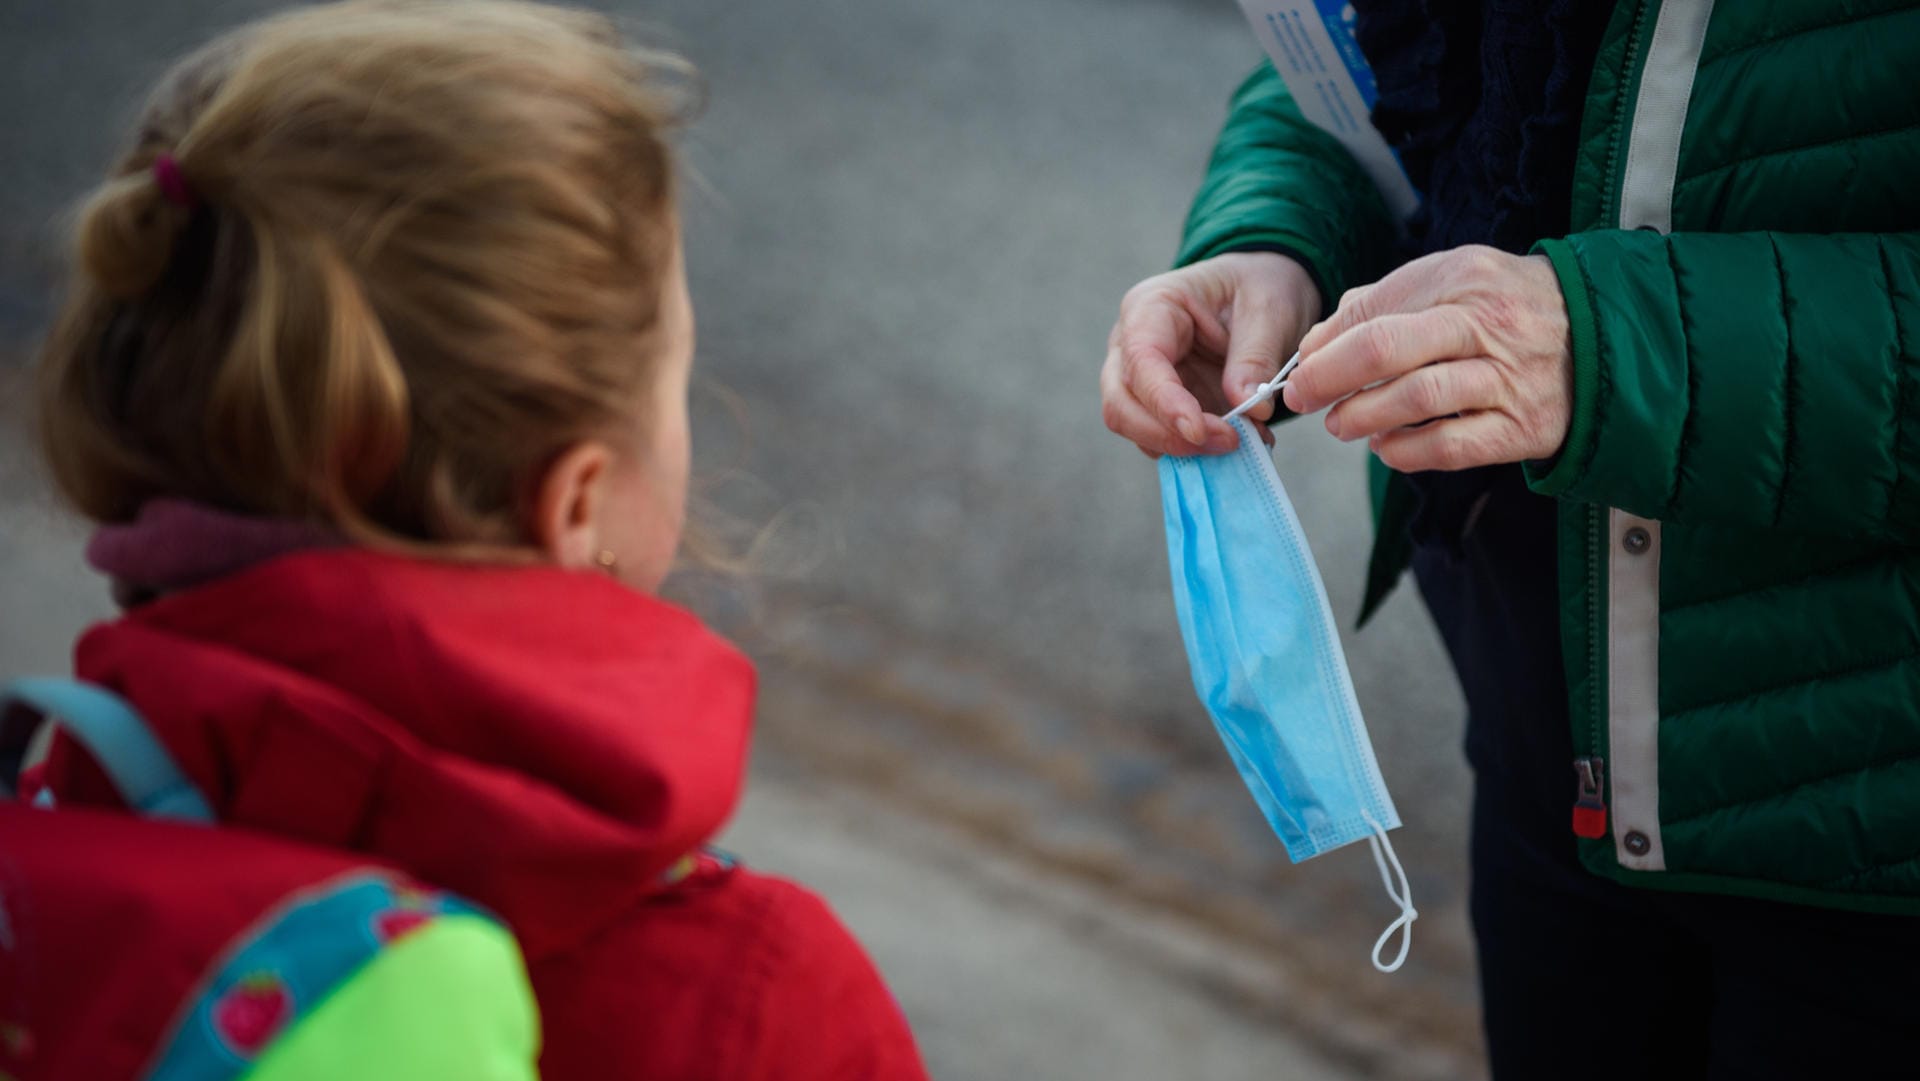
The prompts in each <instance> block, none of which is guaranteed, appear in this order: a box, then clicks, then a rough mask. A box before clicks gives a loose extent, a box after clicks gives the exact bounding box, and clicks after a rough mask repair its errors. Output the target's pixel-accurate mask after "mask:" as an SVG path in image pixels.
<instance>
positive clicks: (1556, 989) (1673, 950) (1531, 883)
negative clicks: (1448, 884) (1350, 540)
mask: <svg viewBox="0 0 1920 1081" xmlns="http://www.w3.org/2000/svg"><path fill="white" fill-rule="evenodd" d="M1354 7H1355V8H1356V9H1357V14H1358V16H1359V20H1358V26H1357V36H1358V38H1359V41H1360V45H1361V48H1362V50H1363V51H1364V52H1365V53H1366V55H1367V58H1368V61H1369V63H1370V64H1371V65H1372V66H1373V69H1374V75H1375V78H1376V79H1377V80H1378V83H1379V87H1380V98H1379V101H1378V103H1377V104H1376V106H1375V110H1374V123H1375V125H1376V126H1377V127H1378V128H1379V129H1380V130H1381V132H1382V133H1383V134H1384V135H1385V136H1386V138H1387V140H1388V142H1389V143H1390V144H1392V145H1393V146H1394V147H1395V149H1396V150H1398V151H1399V153H1400V156H1401V161H1402V163H1403V164H1404V165H1405V166H1406V168H1407V171H1408V173H1409V175H1410V176H1411V178H1412V180H1413V182H1414V185H1415V186H1416V187H1417V188H1419V189H1420V190H1421V191H1422V192H1423V194H1424V196H1425V201H1424V203H1423V205H1422V208H1421V210H1420V211H1419V213H1418V214H1417V215H1416V216H1415V217H1414V219H1413V220H1412V221H1411V222H1410V224H1409V229H1408V233H1407V238H1406V242H1405V248H1404V251H1403V253H1402V254H1403V256H1404V257H1406V258H1413V257H1416V256H1419V255H1422V254H1425V253H1427V252H1433V251H1441V250H1445V249H1449V248H1454V247H1458V246H1460V245H1463V244H1488V245H1492V246H1494V247H1497V248H1500V249H1502V250H1505V251H1509V252H1515V253H1521V252H1525V251H1527V250H1528V249H1529V248H1530V247H1531V246H1532V245H1533V243H1534V242H1535V241H1536V240H1539V239H1540V238H1542V237H1549V236H1560V235H1564V234H1565V233H1566V232H1567V231H1568V230H1569V228H1570V225H1569V220H1568V219H1569V217H1570V214H1571V207H1570V203H1571V196H1572V177H1573V169H1574V154H1575V147H1576V143H1577V140H1578V135H1579V126H1580V120H1581V113H1582V110H1583V109H1584V107H1585V103H1586V88H1587V83H1588V79H1589V76H1590V75H1591V72H1592V68H1593V64H1594V57H1595V54H1596V53H1597V52H1598V49H1599V41H1600V36H1601V33H1602V32H1603V30H1604V28H1605V24H1606V22H1607V20H1608V18H1609V17H1610V16H1611V14H1612V8H1613V4H1612V3H1611V2H1610V0H1589V2H1584V3H1583V2H1575V0H1554V2H1545V3H1533V4H1529V3H1515V2H1512V0H1483V2H1473V0H1467V2H1456V3H1446V2H1443V0H1427V2H1421V0H1412V2H1408V0H1401V2H1389V0H1355V2H1354ZM1409 480H1410V481H1411V484H1412V487H1413V489H1414V492H1415V494H1416V498H1417V509H1416V512H1415V514H1414V516H1413V519H1412V522H1411V524H1410V526H1409V529H1410V531H1411V533H1412V540H1413V542H1414V553H1413V570H1414V575H1415V578H1416V580H1417V581H1418V583H1419V585H1420V592H1421V596H1422V599H1423V600H1424V601H1425V602H1426V605H1427V608H1428V610H1429V611H1430V612H1431V613H1432V615H1433V618H1434V622H1435V623H1436V625H1437V626H1438V628H1439V630H1440V634H1441V637H1442V638H1443V639H1444V640H1445V642H1446V646H1447V650H1448V653H1449V655H1450V656H1451V658H1452V661H1453V665H1454V668H1455V670H1456V671H1457V673H1458V675H1459V678H1460V684H1461V688H1462V690H1463V691H1464V693H1465V696H1466V699H1467V706H1468V720H1467V739H1466V749H1467V757H1468V759H1469V761H1470V762H1471V763H1472V765H1473V770H1474V778H1475V782H1474V817H1473V830H1472V850H1471V860H1472V868H1473V885H1472V896H1471V914H1472V919H1473V924H1474V935H1475V940H1476V943H1477V950H1478V960H1479V965H1480V980H1481V1000H1482V1005H1483V1009H1484V1016H1485V1028H1486V1035H1487V1043H1488V1052H1489V1060H1490V1063H1491V1066H1492V1070H1493V1076H1494V1078H1495V1079H1496V1081H1510V1079H1518V1081H1531V1079H1537V1078H1544V1077H1552V1078H1559V1079H1584V1078H1593V1079H1600V1078H1635V1079H1643V1081H1644V1079H1662V1078H1673V1079H1676V1081H1677V1079H1681V1078H1688V1079H1698V1078H1713V1079H1720V1078H1729V1079H1730V1078H1775V1077H1778V1078H1789V1077H1792V1078H1799V1077H1816V1076H1826V1077H1841V1076H1844V1077H1894V1076H1913V1075H1914V1074H1915V1073H1916V1072H1920V1066H1916V1065H1915V1064H1916V1063H1917V1062H1920V1026H1914V1025H1913V1024H1912V1021H1911V1018H1912V1017H1914V1016H1920V991H1916V989H1915V985H1914V984H1913V982H1912V981H1911V980H1910V979H1907V978H1905V977H1904V976H1903V975H1902V973H1904V972H1906V971H1910V969H1911V964H1912V962H1914V961H1915V960H1920V920H1912V919H1904V918H1900V917H1888V916H1868V915H1860V914H1853V913H1844V912H1835V911H1827V910H1820V909H1813V908H1805V907H1798V906H1790V905H1780V904H1771V903H1767V902H1758V901H1749V900H1742V899H1734V898H1722V897H1713V896H1707V895H1697V894H1694V895H1689V894H1666V893H1657V892H1654V891H1650V890H1636V889H1629V888H1626V887H1623V886H1620V885H1617V884H1616V883H1614V882H1612V881H1610V880H1607V879H1603V878H1601V877H1599V876H1597V875H1594V874H1591V873H1589V872H1587V871H1586V870H1585V869H1584V868H1583V867H1582V866H1581V864H1580V862H1579V860H1578V857H1577V853H1576V849H1575V839H1574V836H1573V833H1572V830H1571V825H1570V818H1571V809H1572V806H1573V799H1574V774H1573V767H1572V762H1573V741H1572V735H1571V732H1570V722H1569V719H1568V715H1567V704H1566V681H1565V672H1564V668H1563V665H1562V658H1561V652H1560V605H1559V593H1558V583H1557V581H1556V563H1555V551H1556V545H1555V526H1556V511H1557V508H1556V505H1555V503H1554V501H1553V500H1551V499H1548V498H1546V497H1543V496H1539V495H1535V494H1534V493H1533V492H1532V491H1530V490H1529V489H1528V488H1527V487H1526V484H1525V482H1524V480H1523V479H1522V477H1521V474H1520V470H1519V467H1518V466H1511V465H1509V466H1497V467H1490V468H1485V469H1476V470H1469V471H1465V472H1460V473H1427V474H1419V475H1415V476H1412V477H1410V478H1409ZM1836 977H1838V978H1836Z"/></svg>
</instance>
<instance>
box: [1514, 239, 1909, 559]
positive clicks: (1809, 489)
mask: <svg viewBox="0 0 1920 1081" xmlns="http://www.w3.org/2000/svg"><path fill="white" fill-rule="evenodd" d="M1537 250H1539V251H1541V252H1544V253H1545V254H1546V255H1547V256H1548V257H1549V258H1550V259H1551V260H1552V263H1553V266H1554V269H1555V271H1556V272H1557V273H1558V275H1559V278H1560V284H1561V289H1562V291H1563V293H1564V294H1565V296H1566V299H1567V312H1568V315H1569V317H1570V320H1571V324H1572V345H1573V368H1574V402H1573V407H1574V416H1573V423H1572V426H1571V430H1570V432H1569V434H1568V438H1567V442H1566V445H1565V447H1564V448H1563V449H1562V451H1561V453H1560V455H1559V457H1558V458H1557V459H1555V460H1554V461H1553V462H1551V463H1545V464H1543V465H1541V466H1538V467H1530V468H1529V477H1528V479H1529V480H1530V482H1531V483H1532V485H1533V487H1534V488H1535V489H1536V490H1537V491H1540V492H1543V493H1545V494H1548V495H1556V496H1563V497H1566V498H1570V499H1576V500H1580V501H1584V502H1592V503H1600V504H1605V505H1609V506H1615V507H1620V508H1622V509H1624V510H1627V511H1631V512H1632V513H1634V514H1638V515H1640V516H1642V517H1646V518H1654V519H1658V520H1662V521H1674V522H1687V523H1692V524H1709V525H1731V526H1749V527H1750V526H1759V527H1764V528H1774V529H1786V530H1794V531H1799V532H1805V533H1817V534H1828V535H1840V536H1849V537H1885V538H1912V537H1913V536H1915V535H1916V533H1920V431H1911V430H1910V429H1912V428H1914V427H1916V425H1920V364H1917V363H1916V361H1917V359H1920V338H1916V335H1920V234H1914V233H1890V234H1839V235H1810V234H1788V233H1728V234H1713V233H1674V234H1671V235H1665V236H1663V235H1661V234H1659V233H1656V232H1652V231H1648V230H1635V231H1621V230H1604V231H1597V232H1590V233H1579V234H1575V235H1574V236H1571V237H1568V238H1566V239H1564V240H1550V241H1546V242H1544V243H1542V244H1541V245H1540V246H1539V248H1538V249H1537Z"/></svg>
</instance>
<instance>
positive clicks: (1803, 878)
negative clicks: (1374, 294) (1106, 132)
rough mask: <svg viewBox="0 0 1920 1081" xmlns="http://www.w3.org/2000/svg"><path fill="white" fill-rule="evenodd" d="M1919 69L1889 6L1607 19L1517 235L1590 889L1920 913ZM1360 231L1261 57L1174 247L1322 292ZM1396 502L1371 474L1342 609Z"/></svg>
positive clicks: (1361, 244) (1358, 278) (1368, 235)
mask: <svg viewBox="0 0 1920 1081" xmlns="http://www.w3.org/2000/svg"><path fill="white" fill-rule="evenodd" d="M1916 73H1920V4H1916V3H1914V2H1912V0H1907V2H1900V0H1892V2H1889V0H1879V2H1874V0H1856V2H1846V3H1837V2H1834V0H1744V2H1741V3H1734V2H1732V0H1722V2H1721V3H1718V4H1715V3H1712V2H1710V0H1665V2H1660V0H1621V2H1620V4H1619V5H1618V7H1617V9H1616V11H1615V14H1614V17H1613V20H1612V23H1611V25H1610V26H1609V28H1608V29H1607V32H1606V35H1605V38H1604V41H1603V43H1602V46H1601V49H1600V53H1599V60H1598V63H1597V64H1596V66H1595V69H1594V75H1593V82H1592V86H1591V88H1590V94H1589V104H1588V108H1587V112H1586V117H1585V121H1584V124H1583V128H1582V133H1581V140H1580V147H1579V156H1578V163H1577V169H1576V175H1575V180H1574V190H1573V193H1572V194H1573V218H1572V220H1573V222H1574V225H1575V227H1576V229H1577V231H1576V232H1575V233H1574V234H1573V235H1571V236H1568V237H1565V238H1544V239H1542V241H1541V242H1540V244H1539V246H1538V248H1537V249H1536V250H1538V251H1541V252H1544V253H1545V254H1546V255H1547V256H1549V257H1550V258H1551V260H1552V263H1553V266H1554V269H1555V270H1556V271H1557V272H1558V274H1559V277H1560V284H1561V287H1562V290H1563V291H1564V293H1565V296H1566V301H1567V311H1568V314H1569V316H1570V317H1571V325H1572V350H1573V364H1574V419H1573V425H1572V431H1571V433H1570V435H1569V437H1568V439H1567V443H1566V446H1565V449H1564V450H1563V451H1562V453H1561V454H1560V456H1559V457H1558V458H1557V459H1555V460H1554V461H1553V462H1550V463H1540V464H1537V465H1534V466H1530V467H1529V470H1528V479H1529V482H1530V483H1531V484H1532V486H1533V487H1534V489H1535V490H1537V491H1539V492H1541V493H1544V494H1546V495H1551V496H1556V497H1558V499H1559V501H1560V506H1561V512H1560V552H1559V567H1560V579H1561V640H1562V647H1563V652H1564V655H1565V660H1566V668H1567V682H1568V691H1569V696H1570V701H1569V703H1568V705H1569V709H1570V712H1571V715H1572V719H1573V728H1574V731H1573V737H1574V746H1575V749H1576V755H1577V756H1578V757H1577V760H1576V762H1575V763H1574V764H1573V767H1574V768H1573V769H1572V770H1571V771H1570V776H1569V784H1568V797H1569V800H1568V802H1569V804H1570V805H1572V804H1573V803H1574V801H1575V795H1576V786H1577V785H1581V786H1585V787H1586V788H1587V797H1586V799H1585V803H1586V804H1587V806H1588V808H1589V814H1588V816H1587V817H1586V822H1587V823H1588V824H1589V826H1597V825H1598V822H1599V817H1598V815H1596V814H1594V813H1592V812H1594V811H1598V810H1599V808H1600V806H1601V805H1602V804H1604V806H1605V818H1604V836H1596V837H1592V838H1590V839H1587V840H1583V841H1582V842H1581V855H1582V858H1583V860H1584V861H1585V862H1586V863H1587V865H1588V866H1589V867H1590V868H1592V869H1593V870H1595V871H1597V872H1600V873H1602V874H1606V875H1609V876H1611V877H1613V878H1616V879H1618V880H1620V881H1623V882H1626V883H1629V884H1632V885H1637V886H1650V887H1658V888H1667V889H1677V890H1692V891H1711V892H1720V893H1732V894H1744V895H1750V896H1758V897H1768V898H1774V899H1779V900H1789V901H1799V902H1807V903H1813V904H1823V905H1832V906H1839V907H1847V908H1859V909H1869V910H1878V911H1892V912H1914V913H1920V92H1916V90H1915V82H1914V80H1915V78H1916ZM1390 232H1391V226H1390V224H1389V223H1388V222H1387V220H1386V212H1385V209H1384V208H1383V206H1382V205H1381V203H1380V201H1379V200H1378V198H1377V197H1376V196H1374V195H1373V194H1372V191H1371V188H1370V187H1369V185H1368V183H1367V180H1366V178H1365V176H1364V174H1362V173H1361V171H1360V169H1359V167H1358V166H1357V165H1355V164H1354V162H1353V161H1352V160H1351V159H1350V158H1348V157H1347V156H1346V155H1345V153H1344V152H1343V151H1342V150H1341V149H1340V148H1339V146H1338V145H1337V144H1336V143H1334V142H1333V141H1332V140H1331V139H1330V138H1328V137H1327V136H1325V135H1323V134H1322V133H1320V132H1319V131H1317V130H1315V129H1313V128H1312V127H1311V126H1310V125H1308V124H1307V123H1306V122H1305V121H1304V120H1303V119H1302V118H1301V116H1300V114H1299V113H1298V111H1297V110H1295V109H1294V107H1293V105H1292V103H1291V101H1290V100H1289V99H1288V98H1287V94H1286V91H1285V88H1284V87H1283V86H1282V84H1281V83H1280V81H1279V79H1278V78H1277V77H1276V76H1275V75H1274V74H1273V71H1272V69H1271V68H1266V67H1263V68H1262V70H1261V71H1260V72H1259V73H1257V74H1256V75H1255V76H1254V77H1253V78H1252V79H1251V80H1249V81H1248V82H1247V84H1246V85H1245V86H1243V87H1242V88H1241V90H1240V91H1239V93H1238V95H1237V96H1236V97H1235V99H1234V103H1233V109H1232V114H1231V116H1230V118H1229V120H1228V122H1227V127H1226V130H1225V132H1224V133H1223V135H1222V136H1221V139H1220V144H1219V147H1218V149H1217V151H1216V153H1215V156H1214V159H1213V163H1212V165H1211V167H1210V170H1209V174H1208V176H1207V179H1206V182H1205V184H1204V186H1203V187H1202V189H1201V192H1200V195H1199V197H1198V198H1197V200H1196V202H1195V205H1194V208H1193V213H1192V216H1191V218H1190V220H1189V222H1188V226H1187V234H1186V242H1185V244H1184V245H1183V251H1182V255H1181V262H1182V263H1189V262H1193V261H1196V260H1199V259H1204V258H1206V257H1208V256H1210V255H1214V254H1218V253H1220V252H1224V251H1229V250H1233V249H1236V248H1246V247H1252V246H1260V245H1278V246H1283V247H1286V248H1288V249H1290V250H1292V251H1294V252H1298V253H1299V254H1300V256H1301V257H1302V259H1303V260H1304V261H1306V262H1307V263H1308V264H1309V268H1310V269H1311V270H1312V272H1313V273H1314V275H1315V276H1316V277H1317V278H1318V280H1319V281H1320V283H1321V285H1322V288H1323V292H1324V294H1325V295H1327V296H1329V297H1336V296H1338V295H1339V292H1340V291H1341V290H1343V289H1345V288H1347V287H1349V286H1352V285H1356V284H1361V283H1365V282H1367V281H1371V280H1373V279H1374V278H1375V277H1377V276H1378V275H1379V274H1380V273H1381V272H1382V271H1384V270H1385V269H1386V268H1387V259H1388V254H1387V252H1388V246H1389V245H1388V241H1389V237H1390ZM1375 465H1376V467H1377V466H1378V463H1377V462H1376V463H1375ZM1404 488H1405V486H1404V485H1403V484H1400V483H1397V482H1393V481H1391V480H1388V481H1387V482H1386V483H1383V484H1376V509H1377V510H1378V511H1379V515H1380V517H1379V533H1378V537H1377V538H1376V542H1375V555H1374V561H1373V569H1372V572H1371V576H1370V577H1371V581H1370V583H1369V588H1368V608H1367V610H1368V611H1369V612H1370V611H1371V609H1372V607H1373V606H1374V605H1375V604H1377V603H1378V601H1379V600H1380V598H1381V597H1382V596H1383V595H1384V593H1385V591H1386V590H1387V589H1388V588H1390V587H1391V585H1392V583H1393V581H1394V579H1395V578H1397V577H1398V576H1399V572H1400V571H1401V569H1402V568H1403V566H1404V561H1405V540H1404V537H1405V529H1404V525H1405V521H1404V514H1405V502H1406V494H1405V492H1404ZM1587 832H1590V833H1599V832H1602V831H1601V830H1599V829H1593V828H1590V829H1588V830H1587Z"/></svg>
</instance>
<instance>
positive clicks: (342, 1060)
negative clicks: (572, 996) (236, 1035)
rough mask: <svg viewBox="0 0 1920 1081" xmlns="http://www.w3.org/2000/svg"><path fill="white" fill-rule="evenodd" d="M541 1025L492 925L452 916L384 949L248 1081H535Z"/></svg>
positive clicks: (508, 949) (510, 948) (510, 952)
mask: <svg viewBox="0 0 1920 1081" xmlns="http://www.w3.org/2000/svg"><path fill="white" fill-rule="evenodd" d="M539 1057H540V1021H539V1015H538V1012H537V1010H536V1009H535V1006H534V1001H533V991H532V988H530V987H529V986H528V984H527V976H526V971H525V969H524V968H523V967H522V965H521V961H520V952H519V949H518V948H517V947H516V946H515V944H514V941H513V938H512V936H511V935H509V934H508V933H507V932H506V931H505V930H504V929H502V928H501V927H500V926H499V925H498V924H496V923H494V922H492V921H491V920H487V919H483V918H481V917H478V916H465V915H449V916H442V917H440V918H439V919H436V920H434V921H433V922H431V923H429V924H427V925H425V926H423V927H421V928H420V929H419V930H417V931H414V932H412V933H410V934H408V935H407V936H406V937H405V938H402V939H400V940H399V941H397V942H394V943H392V944H391V945H389V946H387V947H385V948H384V949H382V950H381V951H380V952H379V953H378V954H376V955H375V956H374V959H373V960H371V961H369V962H367V964H366V965H365V967H363V968H361V969H360V970H359V971H358V972H356V973H354V975H353V978H352V979H350V980H348V981H347V982H345V983H344V984H342V985H341V986H339V987H338V988H336V989H335V990H334V991H333V992H332V993H330V994H329V995H327V997H326V999H325V1000H324V1001H322V1002H321V1003H320V1004H319V1005H318V1006H317V1007H315V1008H314V1010H313V1011H312V1012H311V1013H310V1014H307V1015H305V1016H304V1017H303V1018H302V1019H301V1021H300V1023H299V1024H298V1025H296V1026H295V1027H294V1028H293V1029H292V1030H291V1031H289V1032H287V1033H286V1034H285V1035H283V1036H281V1037H280V1038H279V1039H277V1040H275V1041H274V1042H273V1044H272V1046H271V1047H269V1048H268V1049H267V1052H266V1054H265V1055H263V1056H262V1057H261V1059H260V1061H259V1062H258V1063H257V1064H256V1065H255V1066H254V1068H253V1069H252V1070H251V1071H250V1072H249V1073H248V1074H247V1075H246V1076H247V1081H339V1079H341V1078H353V1079H354V1081H419V1079H421V1078H439V1077H447V1078H451V1077H458V1078H461V1079H463V1081H534V1079H536V1078H537V1077H539V1068H538V1062H539Z"/></svg>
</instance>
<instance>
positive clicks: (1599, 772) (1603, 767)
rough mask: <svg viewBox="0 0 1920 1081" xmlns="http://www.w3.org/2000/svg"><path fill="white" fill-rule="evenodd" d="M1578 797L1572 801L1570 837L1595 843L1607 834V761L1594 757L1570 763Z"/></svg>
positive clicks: (1595, 755)
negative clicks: (1571, 835)
mask: <svg viewBox="0 0 1920 1081" xmlns="http://www.w3.org/2000/svg"><path fill="white" fill-rule="evenodd" d="M1573 773H1574V778H1575V780H1576V781H1577V782H1578V784H1579V788H1580V792H1579V795H1578V796H1576V797H1575V798H1574V802H1573V835H1574V836H1575V837H1585V838H1588V839H1590V840H1598V839H1599V838H1601V837H1605V836H1606V835H1607V794H1606V793H1607V760H1606V759H1604V758H1601V757H1600V756H1599V755H1597V754H1590V755H1583V756H1581V757H1579V758H1576V759H1574V760H1573Z"/></svg>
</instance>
